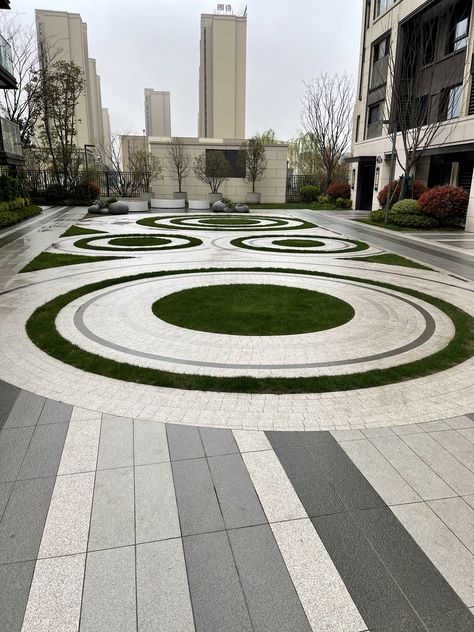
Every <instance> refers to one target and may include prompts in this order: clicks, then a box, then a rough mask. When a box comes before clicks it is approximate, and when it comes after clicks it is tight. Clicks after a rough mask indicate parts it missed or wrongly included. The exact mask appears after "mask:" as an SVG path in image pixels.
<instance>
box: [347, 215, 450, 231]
mask: <svg viewBox="0 0 474 632" xmlns="http://www.w3.org/2000/svg"><path fill="white" fill-rule="evenodd" d="M353 221H354V222H360V223H361V224H368V225H369V226H376V227H377V228H386V229H387V230H395V231H398V232H402V233H417V232H418V233H436V232H442V233H444V232H451V231H459V230H463V228H462V226H437V227H436V228H406V227H402V226H396V225H395V224H381V223H380V222H373V221H372V220H370V219H368V218H367V219H354V220H353Z"/></svg>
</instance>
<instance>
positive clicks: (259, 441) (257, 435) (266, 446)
mask: <svg viewBox="0 0 474 632" xmlns="http://www.w3.org/2000/svg"><path fill="white" fill-rule="evenodd" d="M232 432H233V433H234V439H235V441H236V443H237V446H238V448H239V450H240V451H241V452H242V453H243V452H259V451H260V450H271V449H272V446H271V445H270V442H269V441H268V439H267V437H266V435H265V433H264V432H261V431H259V430H233V431H232Z"/></svg>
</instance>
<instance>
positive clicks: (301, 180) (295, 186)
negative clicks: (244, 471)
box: [286, 175, 321, 202]
mask: <svg viewBox="0 0 474 632" xmlns="http://www.w3.org/2000/svg"><path fill="white" fill-rule="evenodd" d="M310 184H311V185H313V186H317V187H321V182H320V181H319V179H318V178H317V177H316V176H300V175H297V176H295V175H291V176H290V175H289V176H288V177H287V180H286V201H287V202H300V200H301V193H300V191H301V189H302V188H303V187H305V186H307V185H310Z"/></svg>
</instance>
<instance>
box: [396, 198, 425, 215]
mask: <svg viewBox="0 0 474 632" xmlns="http://www.w3.org/2000/svg"><path fill="white" fill-rule="evenodd" d="M392 211H393V212H394V213H408V214H409V215H419V214H420V208H419V206H418V202H417V201H416V200H399V201H398V202H395V204H394V205H393V206H392Z"/></svg>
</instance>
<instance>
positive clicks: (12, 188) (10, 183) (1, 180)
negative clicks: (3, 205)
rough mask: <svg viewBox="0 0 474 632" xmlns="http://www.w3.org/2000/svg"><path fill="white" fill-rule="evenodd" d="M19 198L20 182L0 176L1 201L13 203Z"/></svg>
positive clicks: (9, 177)
mask: <svg viewBox="0 0 474 632" xmlns="http://www.w3.org/2000/svg"><path fill="white" fill-rule="evenodd" d="M17 196H18V182H17V180H16V178H12V177H11V176H0V200H1V201H2V202H11V201H12V200H14V199H15V198H16V197H17Z"/></svg>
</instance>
